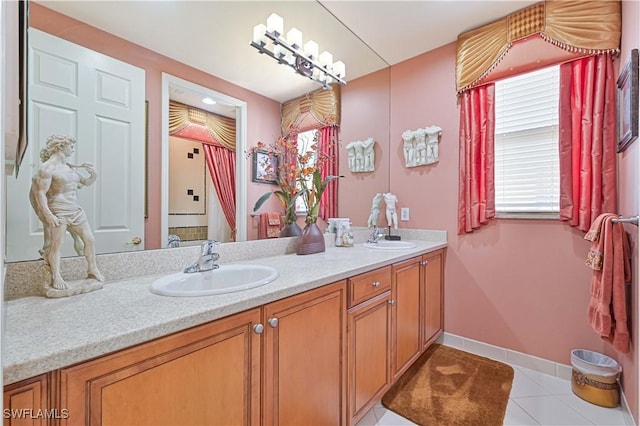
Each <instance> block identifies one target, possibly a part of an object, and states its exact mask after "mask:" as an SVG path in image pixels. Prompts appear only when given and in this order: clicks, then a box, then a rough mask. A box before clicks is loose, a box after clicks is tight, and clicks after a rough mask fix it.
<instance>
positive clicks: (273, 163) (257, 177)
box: [253, 150, 278, 185]
mask: <svg viewBox="0 0 640 426" xmlns="http://www.w3.org/2000/svg"><path fill="white" fill-rule="evenodd" d="M253 181H254V182H259V183H270V184H273V185H277V184H278V156H277V155H275V154H274V153H273V152H269V151H265V150H257V151H254V152H253Z"/></svg>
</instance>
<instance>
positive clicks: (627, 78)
mask: <svg viewBox="0 0 640 426" xmlns="http://www.w3.org/2000/svg"><path fill="white" fill-rule="evenodd" d="M617 102H618V152H622V151H624V150H625V149H626V148H627V147H628V146H629V145H630V144H631V142H633V141H634V140H636V138H637V137H638V49H633V50H631V56H630V57H629V60H628V61H627V63H626V64H625V65H624V68H623V69H622V71H621V72H620V76H619V77H618V96H617Z"/></svg>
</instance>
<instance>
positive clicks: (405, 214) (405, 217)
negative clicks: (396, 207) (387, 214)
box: [400, 207, 409, 222]
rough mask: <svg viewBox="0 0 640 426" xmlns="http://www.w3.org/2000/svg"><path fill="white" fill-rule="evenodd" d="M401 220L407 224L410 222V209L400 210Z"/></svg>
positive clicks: (403, 208)
mask: <svg viewBox="0 0 640 426" xmlns="http://www.w3.org/2000/svg"><path fill="white" fill-rule="evenodd" d="M400 220H402V221H405V222H406V221H407V220H409V207H402V208H401V209H400Z"/></svg>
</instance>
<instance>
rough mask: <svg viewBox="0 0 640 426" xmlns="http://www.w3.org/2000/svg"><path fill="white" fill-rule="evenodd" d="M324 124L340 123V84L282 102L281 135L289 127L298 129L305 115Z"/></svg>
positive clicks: (288, 129) (286, 131)
mask: <svg viewBox="0 0 640 426" xmlns="http://www.w3.org/2000/svg"><path fill="white" fill-rule="evenodd" d="M308 116H311V117H312V119H313V121H315V122H316V123H317V124H319V125H320V126H319V127H324V126H339V125H340V86H338V85H337V84H332V85H331V90H326V89H319V90H315V91H313V92H311V93H308V94H306V95H305V96H301V97H299V98H296V99H292V100H290V101H287V102H285V103H283V104H282V135H283V136H287V135H288V134H289V131H290V129H292V128H297V129H298V130H304V129H299V127H300V124H301V122H302V121H303V120H305V118H306V117H308Z"/></svg>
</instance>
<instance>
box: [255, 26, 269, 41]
mask: <svg viewBox="0 0 640 426" xmlns="http://www.w3.org/2000/svg"><path fill="white" fill-rule="evenodd" d="M265 31H267V27H266V25H264V24H258V25H256V26H255V27H253V42H254V43H256V44H260V43H262V42H264V38H265V37H264V33H265Z"/></svg>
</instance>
